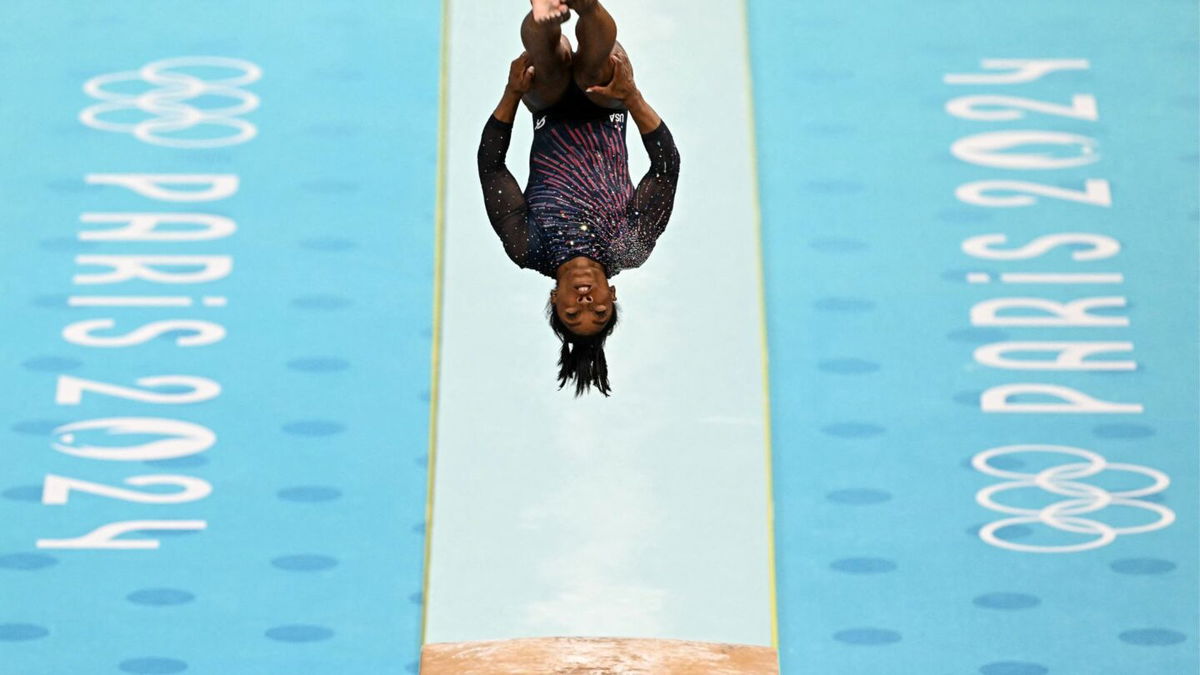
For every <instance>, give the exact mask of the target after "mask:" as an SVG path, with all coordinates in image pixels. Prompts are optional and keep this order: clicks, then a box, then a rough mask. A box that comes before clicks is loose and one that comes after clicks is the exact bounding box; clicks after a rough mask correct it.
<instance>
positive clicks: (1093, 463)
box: [971, 445, 1175, 553]
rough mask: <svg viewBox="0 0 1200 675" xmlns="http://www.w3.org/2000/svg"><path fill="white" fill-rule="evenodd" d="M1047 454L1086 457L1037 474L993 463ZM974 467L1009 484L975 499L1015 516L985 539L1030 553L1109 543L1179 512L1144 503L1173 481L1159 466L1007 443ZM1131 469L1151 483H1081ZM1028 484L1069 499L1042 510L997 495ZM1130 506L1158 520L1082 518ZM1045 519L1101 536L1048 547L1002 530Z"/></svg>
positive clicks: (984, 531) (984, 532) (987, 529)
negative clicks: (1112, 486) (1120, 523)
mask: <svg viewBox="0 0 1200 675" xmlns="http://www.w3.org/2000/svg"><path fill="white" fill-rule="evenodd" d="M1028 452H1041V453H1054V454H1063V455H1073V456H1075V457H1079V458H1081V459H1083V460H1085V461H1082V462H1072V463H1069V464H1060V465H1058V466H1052V467H1050V468H1047V469H1044V470H1042V471H1038V472H1037V473H1021V472H1018V471H1006V470H1003V469H998V468H996V467H994V466H992V465H991V464H990V463H989V462H990V461H991V460H992V459H993V458H995V457H998V456H1001V455H1008V454H1017V453H1028ZM971 465H972V466H974V467H975V469H976V470H978V471H981V472H983V473H986V474H988V475H990V476H995V477H997V478H1004V479H1007V481H1008V482H1004V483H1000V484H998V485H992V486H989V487H986V488H984V489H982V490H980V491H979V492H978V493H977V494H976V495H975V501H977V502H979V504H980V505H981V506H984V507H986V508H989V509H991V510H993V511H998V512H1000V513H1009V514H1013V515H1014V516H1015V517H1013V518H1005V519H1003V520H998V521H996V522H993V523H989V524H987V525H985V526H983V528H981V529H980V530H979V537H980V538H981V539H983V540H984V541H985V542H987V543H989V544H991V545H992V546H998V547H1000V548H1006V549H1009V550H1013V551H1024V552H1028V553H1075V552H1078V551H1087V550H1091V549H1095V548H1100V547H1101V546H1107V545H1108V544H1111V543H1112V542H1113V541H1114V540H1116V538H1117V535H1121V534H1137V533H1140V532H1152V531H1154V530H1161V529H1162V528H1164V527H1166V526H1168V525H1170V524H1171V523H1173V522H1175V512H1174V511H1172V510H1171V509H1169V508H1167V507H1165V506H1163V505H1162V504H1156V503H1154V502H1147V501H1141V500H1139V499H1138V497H1145V496H1148V495H1152V494H1155V493H1158V492H1162V491H1163V490H1165V489H1166V488H1167V486H1168V485H1170V483H1171V479H1170V478H1169V477H1168V476H1167V474H1165V473H1163V472H1161V471H1158V470H1156V469H1150V468H1147V467H1144V466H1138V465H1137V464H1122V463H1117V462H1109V461H1108V460H1107V459H1105V458H1104V457H1103V456H1101V455H1099V454H1097V453H1095V452H1092V451H1090V450H1084V449H1082V448H1075V447H1071V446H1067V445H1006V446H1003V447H998V448H992V449H990V450H985V451H983V452H981V453H979V454H978V455H975V457H974V459H972V460H971ZM1105 470H1112V471H1125V472H1130V473H1135V474H1140V475H1142V476H1145V477H1147V478H1149V479H1150V484H1149V485H1146V486H1144V487H1139V488H1136V489H1133V490H1119V491H1116V492H1110V491H1108V490H1105V489H1104V488H1101V487H1098V486H1095V485H1090V484H1088V483H1081V482H1079V479H1081V478H1088V477H1090V476H1095V475H1096V474H1098V473H1100V472H1101V471H1105ZM1022 488H1039V489H1041V490H1044V491H1046V492H1050V493H1052V494H1056V495H1062V496H1063V497H1067V499H1064V500H1062V501H1058V502H1055V503H1053V504H1050V505H1048V506H1045V507H1043V508H1040V509H1026V508H1019V507H1016V506H1009V505H1007V504H1001V503H1000V502H998V501H996V499H995V498H994V497H995V495H996V494H998V493H1001V492H1006V491H1009V490H1019V489H1022ZM1110 505H1117V506H1129V507H1133V508H1138V509H1143V510H1146V511H1150V512H1152V513H1154V514H1157V516H1158V518H1157V519H1156V520H1154V521H1152V522H1150V523H1147V524H1144V525H1133V526H1128V527H1113V526H1112V525H1108V524H1106V523H1102V522H1100V521H1098V520H1092V519H1090V518H1083V517H1081V516H1082V515H1083V514H1086V513H1094V512H1096V511H1099V510H1101V509H1103V508H1105V507H1107V506H1110ZM1032 523H1041V524H1043V525H1047V526H1049V527H1052V528H1054V529H1057V530H1061V531H1064V532H1072V533H1076V534H1083V535H1090V536H1093V537H1095V538H1094V539H1089V540H1087V541H1084V542H1082V543H1078V544H1067V545H1061V546H1048V545H1037V544H1021V543H1017V542H1013V541H1008V540H1005V539H1001V538H1000V537H998V536H996V532H997V531H999V530H1002V529H1004V528H1006V527H1010V526H1013V525H1026V524H1032Z"/></svg>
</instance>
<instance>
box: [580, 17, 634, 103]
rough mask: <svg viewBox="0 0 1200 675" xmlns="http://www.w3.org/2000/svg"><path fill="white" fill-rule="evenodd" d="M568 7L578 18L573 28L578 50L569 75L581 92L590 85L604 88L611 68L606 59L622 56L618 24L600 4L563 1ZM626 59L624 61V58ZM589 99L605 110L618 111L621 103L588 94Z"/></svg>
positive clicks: (623, 52) (610, 63)
mask: <svg viewBox="0 0 1200 675" xmlns="http://www.w3.org/2000/svg"><path fill="white" fill-rule="evenodd" d="M566 2H567V4H568V6H570V8H571V9H573V10H575V13H576V14H578V15H579V21H578V22H577V23H576V24H575V39H576V40H578V42H579V50H578V51H576V52H575V59H574V63H573V64H572V75H573V76H574V78H575V83H576V84H578V85H579V88H580V89H583V90H585V91H586V90H587V88H588V87H590V86H593V85H605V84H608V83H609V81H610V80H612V76H613V65H612V62H611V61H610V60H609V58H608V57H609V56H610V55H611V54H613V53H614V52H616V53H618V54H620V55H621V56H623V57H624V56H625V51H624V50H623V49H622V48H621V44H620V43H619V42H617V24H616V22H615V21H613V18H612V15H611V14H609V13H608V10H607V9H605V8H604V5H601V4H600V0H566ZM626 58H627V57H626ZM588 98H590V99H592V101H593V102H594V103H596V104H598V105H601V106H604V107H606V108H619V107H621V103H620V101H617V100H615V99H611V98H608V97H606V96H601V95H599V94H588Z"/></svg>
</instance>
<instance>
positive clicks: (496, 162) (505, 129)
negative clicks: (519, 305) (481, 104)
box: [476, 53, 533, 267]
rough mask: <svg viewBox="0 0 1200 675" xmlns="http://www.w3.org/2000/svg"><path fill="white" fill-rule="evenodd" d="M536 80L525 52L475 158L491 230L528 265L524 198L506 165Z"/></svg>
mask: <svg viewBox="0 0 1200 675" xmlns="http://www.w3.org/2000/svg"><path fill="white" fill-rule="evenodd" d="M532 81H533V66H531V65H530V61H529V57H528V55H526V54H525V53H522V54H521V55H520V56H518V57H517V58H516V60H514V61H513V62H512V65H511V66H510V68H509V76H508V86H506V87H505V88H504V96H503V97H501V99H500V103H499V104H498V105H497V106H496V110H495V112H493V113H492V116H491V117H490V118H488V121H487V124H486V125H484V127H483V137H482V138H481V139H480V141H479V152H478V153H477V154H476V159H477V161H478V163H479V183H480V185H481V186H482V187H483V203H484V206H485V207H486V208H487V214H488V220H489V221H491V223H492V229H493V230H495V231H496V235H497V236H499V237H500V241H501V243H503V244H504V252H505V253H506V254H508V257H509V259H511V260H512V261H513V262H514V263H516V264H517V265H519V266H521V267H525V266H526V262H527V260H528V256H529V251H528V246H529V243H528V242H529V230H528V227H529V226H528V225H527V224H526V221H525V213H526V205H525V195H524V194H522V192H521V186H520V185H518V184H517V179H516V178H513V175H512V172H510V171H509V170H508V167H507V166H505V164H504V159H505V156H506V155H507V154H508V144H509V141H511V140H512V127H513V120H514V119H515V118H516V115H517V106H518V105H519V104H520V102H521V96H522V95H523V94H524V93H525V92H527V91H529V88H530V86H531V84H532Z"/></svg>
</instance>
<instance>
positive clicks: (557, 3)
mask: <svg viewBox="0 0 1200 675" xmlns="http://www.w3.org/2000/svg"><path fill="white" fill-rule="evenodd" d="M593 1H594V0H593ZM529 2H530V3H531V4H532V5H533V20H534V21H536V22H538V23H550V22H552V21H553V22H557V23H563V22H565V21H566V20H567V19H570V18H571V10H570V8H568V7H567V3H566V2H563V0H529Z"/></svg>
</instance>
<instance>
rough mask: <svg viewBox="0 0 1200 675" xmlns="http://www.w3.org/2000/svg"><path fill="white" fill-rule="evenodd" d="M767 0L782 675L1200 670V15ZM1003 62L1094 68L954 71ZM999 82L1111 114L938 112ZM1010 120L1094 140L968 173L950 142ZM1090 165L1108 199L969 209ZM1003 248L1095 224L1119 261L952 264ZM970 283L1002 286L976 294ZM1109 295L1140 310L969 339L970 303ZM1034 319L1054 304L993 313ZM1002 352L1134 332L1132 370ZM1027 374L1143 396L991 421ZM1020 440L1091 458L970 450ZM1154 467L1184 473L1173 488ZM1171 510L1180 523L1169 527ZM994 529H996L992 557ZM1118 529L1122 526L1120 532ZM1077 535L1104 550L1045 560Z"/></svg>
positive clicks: (762, 77)
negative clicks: (966, 194) (966, 245)
mask: <svg viewBox="0 0 1200 675" xmlns="http://www.w3.org/2000/svg"><path fill="white" fill-rule="evenodd" d="M750 6H751V38H752V41H751V42H752V60H753V72H754V78H755V87H756V112H757V120H758V132H759V134H758V142H759V159H760V170H761V180H762V192H763V228H764V244H765V245H764V250H765V265H766V281H767V304H768V307H767V309H768V335H769V342H770V360H771V372H770V375H771V402H772V419H773V433H774V457H775V463H774V479H775V504H776V541H777V547H778V552H777V561H778V565H779V583H778V587H779V613H780V643H781V649H780V651H781V661H782V666H783V672H784V673H888V674H889V675H902V674H903V675H907V674H910V673H911V674H913V675H917V674H920V675H925V674H927V673H981V674H982V675H1045V674H1047V673H1049V674H1053V675H1099V674H1101V673H1103V674H1112V675H1117V674H1121V675H1130V674H1133V673H1138V674H1143V673H1144V674H1146V675H1150V674H1156V675H1157V674H1159V673H1180V674H1183V673H1196V672H1197V649H1196V626H1197V600H1196V598H1197V587H1196V555H1195V553H1196V546H1195V542H1196V534H1197V532H1196V521H1195V517H1194V516H1195V510H1196V509H1195V505H1196V494H1197V493H1196V475H1197V471H1196V452H1195V448H1196V446H1197V443H1196V441H1197V428H1196V427H1197V423H1196V415H1195V411H1196V409H1197V399H1196V396H1197V386H1196V373H1197V364H1196V335H1197V324H1196V305H1197V303H1196V289H1197V283H1196V282H1197V274H1196V272H1197V240H1196V221H1197V211H1196V208H1197V202H1196V198H1197V191H1196V181H1197V172H1196V166H1197V155H1196V146H1197V142H1196V124H1195V123H1196V110H1197V97H1196V93H1197V91H1196V82H1197V73H1196V53H1197V45H1196V8H1195V6H1194V5H1193V4H1191V3H1179V2H1150V3H1140V4H1138V5H1129V4H1121V3H1107V2H1105V3H1084V2H1074V1H1072V2H1066V3H1053V4H1046V3H1037V2H1023V1H1018V2H1006V3H1000V4H996V3H981V2H965V3H947V2H924V3H919V4H918V5H912V4H906V5H898V4H895V3H886V2H866V3H855V4H854V5H852V6H851V5H847V6H845V7H833V6H825V7H816V6H813V5H810V4H798V3H782V4H781V3H766V2H752V3H751V5H750ZM989 58H1007V59H1015V58H1026V59H1087V60H1088V62H1089V67H1088V68H1086V69H1074V70H1060V71H1056V72H1051V73H1049V74H1046V75H1045V76H1044V77H1040V78H1038V79H1035V80H1032V81H1028V82H1024V83H1021V82H1014V83H1011V84H994V83H993V84H986V83H985V84H952V83H948V82H945V81H944V76H945V75H948V74H956V73H960V74H962V73H967V74H969V73H986V72H992V73H995V72H1012V68H1007V69H1001V70H1000V71H997V70H991V71H989V70H985V69H983V68H982V65H983V64H982V63H981V60H982V59H989ZM981 95H1001V96H1006V97H1023V98H1025V99H1033V100H1035V101H1045V102H1052V103H1056V104H1059V106H1060V109H1061V108H1062V107H1064V106H1065V104H1068V103H1071V102H1072V98H1073V97H1074V96H1076V95H1090V96H1092V97H1093V98H1094V99H1095V101H1096V104H1097V108H1098V119H1095V120H1091V119H1086V118H1078V117H1066V116H1063V115H1061V114H1049V113H1046V112H1044V111H1043V112H1035V111H1031V110H1028V109H1025V108H1021V109H1019V111H1020V114H1022V115H1023V116H1022V117H1018V118H1015V119H1001V120H987V119H984V120H980V119H964V118H962V117H958V116H955V115H952V114H951V113H950V112H948V111H947V110H946V105H947V103H948V102H949V101H951V100H953V99H956V98H959V97H964V96H981ZM1000 103H1001V104H1003V105H1006V106H1013V105H1018V106H1023V105H1027V104H1024V103H1020V102H1018V103H1014V102H1012V101H1011V100H1008V101H1002V102H1000ZM978 105H980V106H981V107H980V108H979V109H980V110H982V111H984V112H985V113H986V112H993V113H994V112H995V111H996V110H998V109H999V108H998V104H997V103H996V102H994V101H993V102H992V103H991V104H990V107H989V106H987V105H982V104H978ZM1009 114H1012V113H1011V111H1010V113H1009ZM1014 130H1031V131H1034V132H1041V133H1043V134H1044V133H1045V132H1056V133H1059V134H1073V135H1075V136H1082V137H1085V140H1078V139H1075V140H1072V142H1071V143H1070V144H1064V143H1061V142H1059V143H1056V142H1053V141H1060V140H1061V138H1062V137H1059V138H1051V137H1047V136H1045V135H1043V136H1040V137H1037V138H1035V139H1034V140H1033V141H1031V142H1029V143H1028V144H1027V145H1024V146H1006V145H1004V143H1003V142H998V145H997V146H989V147H990V148H992V152H994V153H998V154H1000V155H1003V156H1000V157H999V158H997V157H996V156H994V155H991V156H989V155H988V153H986V152H982V153H979V154H970V153H965V154H966V155H967V157H968V158H969V159H970V160H971V161H967V160H964V159H962V158H960V157H959V156H956V155H955V154H952V152H951V147H952V145H954V144H955V143H957V142H959V139H962V138H964V137H970V136H975V135H978V134H985V133H988V132H1004V131H1014ZM991 138H992V139H993V140H994V139H996V138H998V137H997V136H995V135H993V136H992V137H991ZM1088 138H1090V139H1095V140H1094V143H1095V146H1096V147H1094V148H1091V150H1092V151H1093V155H1091V156H1085V157H1084V158H1083V159H1084V160H1092V161H1085V162H1084V163H1080V164H1076V165H1069V166H1066V164H1068V162H1069V161H1070V160H1072V159H1075V160H1078V159H1079V157H1080V156H1081V153H1083V152H1085V151H1086V150H1081V148H1083V147H1084V146H1086V145H1087V143H1088V141H1087V140H1086V139H1088ZM983 143H984V145H987V141H986V139H985V141H984V142H983ZM976 147H981V146H976ZM1089 147H1090V146H1089ZM980 155H982V156H980ZM1013 155H1034V157H1024V158H1019V159H1018V160H1016V161H1014V160H1012V156H1013ZM1095 155H1098V157H1097V156H1095ZM1006 158H1007V161H1009V162H1010V164H1008V165H1006V166H1005V165H1002V163H1003V162H1004V161H1006ZM1034 163H1040V164H1042V165H1064V166H1061V168H1037V169H1032V168H1029V166H1030V165H1031V164H1034ZM1085 179H1104V180H1107V181H1108V183H1109V186H1110V190H1111V205H1110V206H1098V205H1095V204H1089V203H1081V202H1071V201H1065V200H1053V199H1049V198H1041V200H1040V201H1039V202H1038V203H1036V204H1034V205H1032V206H1026V207H1002V208H1001V207H989V206H981V205H977V204H973V203H967V202H964V201H962V200H960V199H958V198H957V197H956V189H958V187H959V186H960V185H963V184H968V183H971V182H974V181H984V180H1022V181H1029V182H1037V183H1043V184H1048V185H1050V186H1052V187H1057V188H1065V189H1072V190H1076V191H1079V190H1080V189H1081V188H1082V186H1083V182H1084V180H1085ZM995 194H996V195H1000V196H1003V194H1002V193H995ZM1009 194H1010V195H1011V193H1009ZM993 233H1003V234H1004V235H1005V236H1007V237H1008V240H1007V243H1006V244H1003V245H1001V244H999V243H992V244H991V247H992V248H994V249H1009V250H1011V249H1017V248H1019V247H1021V246H1022V245H1025V244H1027V243H1028V242H1030V241H1032V240H1033V239H1034V238H1036V237H1038V236H1041V235H1047V234H1052V233H1094V234H1097V235H1105V236H1107V237H1110V238H1112V239H1113V240H1115V241H1116V242H1118V243H1119V248H1120V251H1119V253H1116V254H1115V255H1110V256H1107V257H1105V258H1102V259H1097V260H1092V261H1077V260H1073V259H1071V257H1070V256H1069V254H1068V251H1070V250H1083V249H1087V248H1092V244H1083V243H1082V242H1077V243H1073V244H1070V245H1069V246H1066V247H1057V248H1053V250H1050V249H1047V251H1046V252H1045V253H1044V255H1037V256H1029V257H1028V258H1027V259H1015V258H1008V259H980V258H977V257H972V256H969V255H967V254H966V253H965V252H964V250H963V249H962V245H963V242H964V240H967V239H968V238H970V237H974V236H977V235H985V234H993ZM980 272H982V273H987V274H988V275H990V276H989V278H990V279H991V283H987V284H985V283H978V282H975V283H972V282H970V281H969V279H968V277H967V275H968V274H971V273H980ZM1002 273H1076V274H1078V273H1089V274H1099V273H1121V274H1123V282H1122V283H1120V284H1109V283H1098V282H1096V283H1083V284H1079V283H1077V284H1074V285H1064V284H1057V285H1053V284H1048V283H1040V284H1038V283H1022V284H1019V285H1018V284H1016V283H1012V284H1011V285H1001V284H1000V283H997V282H998V281H999V278H998V277H999V275H1000V274H1002ZM1094 296H1095V297H1104V296H1121V297H1124V298H1125V299H1126V302H1125V304H1124V306H1123V307H1104V308H1098V309H1096V310H1094V314H1095V315H1098V316H1110V317H1111V316H1125V317H1129V319H1130V323H1129V325H1128V326H1104V327H1093V326H1065V327H1064V326H1016V325H1001V326H993V325H987V324H986V323H985V324H983V325H973V323H972V318H971V314H970V312H971V308H972V306H973V305H976V304H977V303H981V302H984V301H986V300H989V299H993V298H1002V297H1035V298H1044V299H1050V300H1057V301H1067V300H1071V299H1075V298H1083V297H1094ZM1022 314H1023V315H1025V316H1030V315H1035V314H1037V312H1035V311H1032V310H1021V311H1017V310H1005V311H1003V312H1001V316H1014V315H1022ZM1004 341H1043V342H1044V341H1105V342H1113V341H1116V342H1130V343H1132V348H1133V351H1132V353H1130V352H1112V353H1104V354H1096V355H1093V356H1091V357H1089V359H1088V360H1090V361H1117V360H1124V359H1129V360H1133V361H1136V369H1134V370H1107V371H1105V370H1096V371H1078V370H1076V371H1071V370H1054V371H1052V370H1029V369H1007V368H998V367H993V366H989V365H985V364H984V363H982V362H980V361H977V359H976V357H974V356H973V353H974V352H975V350H976V349H977V348H980V347H982V346H984V345H988V344H992V343H998V342H1004ZM1005 356H1007V357H1008V358H1010V359H1035V358H1036V359H1042V360H1047V359H1052V358H1053V357H1054V356H1055V355H1054V354H1050V353H1045V352H1041V353H1035V352H1012V353H1009V354H1006V355H1005ZM1014 383H1042V384H1051V385H1058V386H1063V387H1071V388H1074V389H1076V390H1078V391H1080V392H1084V393H1086V394H1088V395H1090V396H1092V397H1095V398H1098V399H1103V400H1106V401H1112V402H1126V403H1137V404H1140V405H1141V406H1143V408H1144V409H1143V410H1142V411H1141V412H1138V413H1132V412H1121V413H1075V414H1066V413H1062V414H1055V413H1050V412H1008V413H1002V412H983V410H982V408H981V393H982V392H984V391H985V390H988V389H991V388H995V387H1000V386H1003V385H1007V384H1014ZM1054 400H1056V399H1055V398H1054V397H1051V396H1046V395H1044V394H1031V393H1026V394H1018V395H1016V396H1015V397H1014V398H1013V401H1014V402H1016V403H1044V402H1052V401H1054ZM1059 402H1061V400H1060V401H1059ZM1020 444H1049V445H1056V446H1071V447H1072V448H1080V449H1082V450H1086V451H1090V452H1093V453H1097V455H1099V456H1100V458H1101V459H1099V460H1097V459H1096V458H1095V457H1090V458H1088V459H1086V460H1085V459H1081V457H1080V456H1078V455H1069V454H1064V453H1063V452H1062V451H1056V452H1043V451H1040V450H1039V451H1031V450H1029V449H1027V448H1026V449H1021V450H1019V451H1016V450H1011V449H1010V450H1004V451H1000V452H997V453H995V454H994V456H991V457H990V459H988V461H987V462H986V465H985V466H983V467H982V469H981V468H978V466H977V464H978V462H979V458H978V456H979V455H980V453H983V452H984V451H986V450H989V449H991V448H998V447H1006V446H1013V445H1020ZM1106 463H1107V466H1105V464H1106ZM1122 463H1124V464H1128V465H1129V466H1121V464H1122ZM1056 467H1058V468H1056ZM1154 472H1158V473H1161V474H1165V475H1166V476H1169V479H1170V486H1169V487H1167V488H1165V489H1161V486H1159V485H1158V483H1157V482H1156V480H1157V479H1156V477H1155V475H1152V474H1153V473H1154ZM1038 476H1040V477H1041V478H1040V480H1041V481H1042V482H1041V483H1037V482H1036V481H1035V478H1037V477H1038ZM989 486H1003V487H1004V488H1005V489H1003V490H1000V491H998V492H995V493H994V494H992V498H993V502H992V503H994V504H995V505H997V506H998V507H1000V508H1006V509H1010V510H1008V511H1005V512H999V511H997V510H995V509H988V508H984V507H982V506H980V505H979V503H977V493H979V492H980V491H981V490H984V489H985V488H988V487H989ZM1041 486H1044V487H1041ZM1121 495H1125V496H1124V497H1122V496H1121ZM1110 500H1112V501H1110ZM1119 500H1125V501H1119ZM1055 505H1057V506H1055ZM1054 508H1060V509H1062V510H1061V511H1054V510H1053V509H1054ZM1021 509H1024V513H1026V514H1029V513H1032V514H1036V515H1033V516H1028V515H1024V516H1022V515H1020V510H1021ZM1155 509H1158V510H1155ZM1055 514H1057V516H1058V517H1056V515H1055ZM1167 514H1170V515H1172V516H1175V517H1177V520H1175V522H1174V523H1171V524H1169V525H1165V526H1163V525H1164V523H1166V521H1167V518H1168V515H1167ZM1063 516H1067V517H1063ZM1041 517H1045V518H1046V519H1047V520H1044V521H1043V520H1039V518H1041ZM1010 518H1011V519H1013V520H1010V521H1007V522H1000V525H1001V526H999V527H996V526H995V525H993V523H997V522H999V521H1003V520H1004V519H1010ZM1050 524H1055V525H1056V526H1057V527H1051V526H1050ZM1142 527H1147V528H1149V527H1154V528H1158V529H1154V530H1153V531H1146V532H1138V531H1136V530H1137V529H1138V528H1142ZM981 528H985V533H986V532H987V531H989V528H991V529H992V530H994V531H993V532H992V534H994V536H995V540H996V542H995V544H989V543H985V541H984V540H983V539H981V537H980V529H981ZM1114 530H1122V533H1120V534H1116V535H1113V539H1112V540H1111V541H1108V542H1105V541H1104V539H1105V538H1106V536H1107V535H1106V532H1107V534H1109V535H1111V534H1112V532H1113V531H1114ZM1126 531H1128V533H1125V532H1126ZM1082 546H1093V547H1092V548H1089V549H1088V550H1082V551H1078V552H1072V553H1047V552H1044V551H1046V550H1047V549H1053V548H1054V547H1082ZM1035 551H1039V552H1035Z"/></svg>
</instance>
